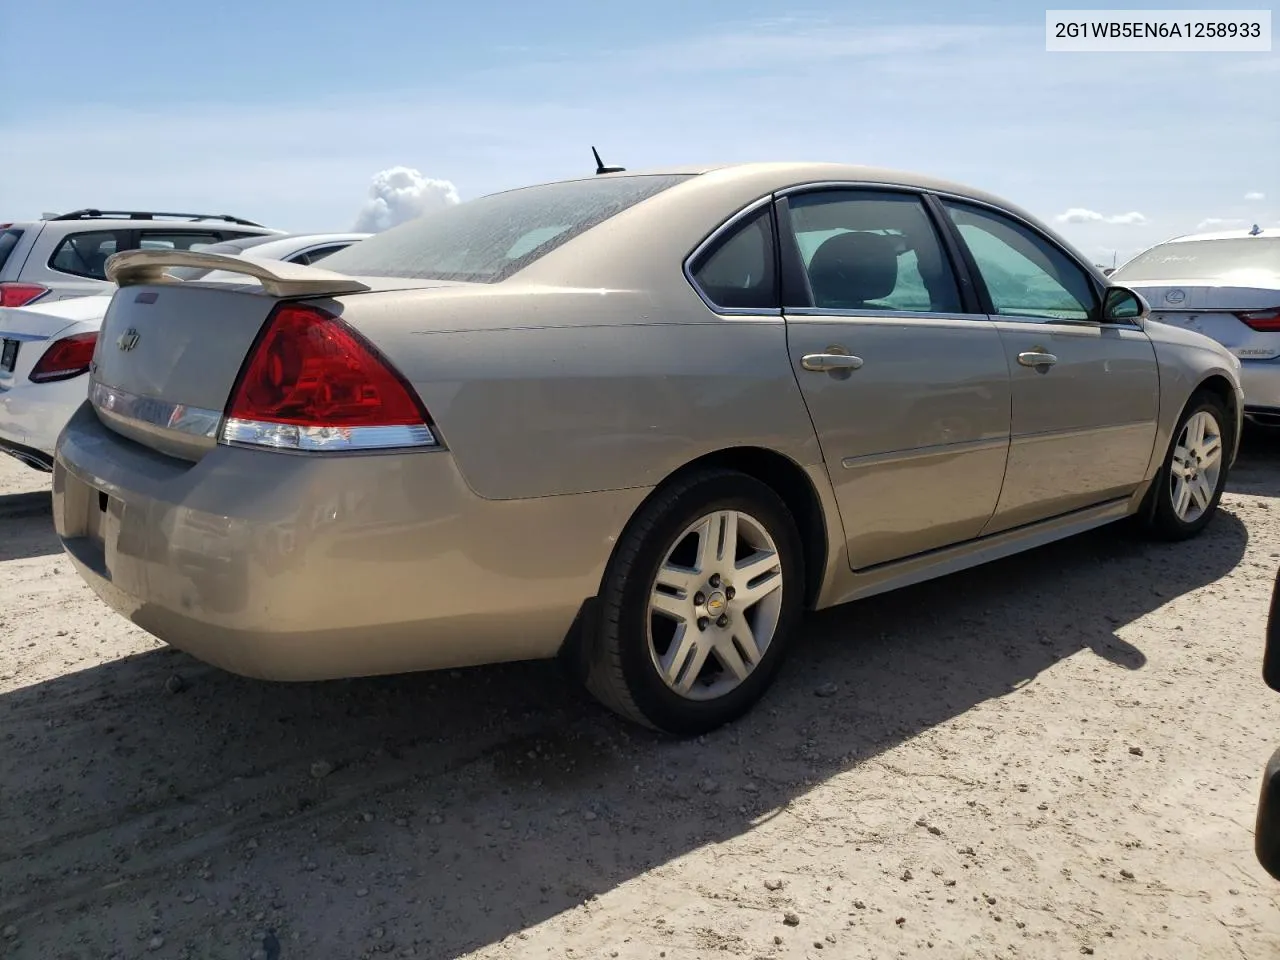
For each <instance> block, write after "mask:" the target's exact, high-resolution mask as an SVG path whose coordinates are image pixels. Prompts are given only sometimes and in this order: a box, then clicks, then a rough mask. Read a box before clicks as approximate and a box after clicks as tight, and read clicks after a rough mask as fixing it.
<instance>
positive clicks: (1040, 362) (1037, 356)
mask: <svg viewBox="0 0 1280 960" xmlns="http://www.w3.org/2000/svg"><path fill="white" fill-rule="evenodd" d="M1018 362H1019V363H1020V364H1022V365H1023V366H1024V367H1052V366H1053V365H1054V364H1055V363H1057V362H1058V358H1057V357H1055V356H1054V355H1053V354H1052V353H1045V352H1044V351H1043V350H1027V351H1026V352H1025V353H1020V354H1018Z"/></svg>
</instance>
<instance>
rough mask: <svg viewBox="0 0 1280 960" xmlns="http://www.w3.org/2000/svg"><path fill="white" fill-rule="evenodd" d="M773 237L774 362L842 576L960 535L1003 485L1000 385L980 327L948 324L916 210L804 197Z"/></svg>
mask: <svg viewBox="0 0 1280 960" xmlns="http://www.w3.org/2000/svg"><path fill="white" fill-rule="evenodd" d="M779 228H780V232H781V236H780V241H781V248H782V251H783V258H784V272H785V271H786V270H787V269H789V268H790V269H791V270H792V274H793V276H796V277H797V278H798V279H799V281H800V282H799V283H798V284H796V285H793V286H798V288H799V290H798V291H797V290H796V289H789V290H788V291H787V293H786V296H785V313H786V321H787V341H788V348H789V350H790V353H791V362H792V366H793V368H794V370H795V373H796V378H797V380H798V381H799V384H800V388H801V390H802V392H803V394H804V398H805V402H806V403H807V405H808V408H809V413H810V416H811V417H812V419H813V423H814V427H815V429H816V431H817V435H818V439H819V442H820V444H821V446H822V453H823V458H824V460H825V461H826V465H827V471H828V473H829V474H830V477H831V482H832V486H833V488H834V490H835V495H836V499H837V502H838V505H839V509H840V516H841V519H842V520H843V522H844V530H845V536H846V539H847V545H848V553H849V564H850V566H851V567H852V568H853V569H855V570H860V569H865V568H867V567H872V566H875V565H877V564H881V563H886V562H889V561H892V560H897V559H899V558H903V557H907V556H910V555H913V554H918V553H922V552H924V551H927V550H932V549H936V548H939V547H945V546H948V545H950V544H953V543H957V542H960V541H963V540H968V539H971V538H973V537H976V536H977V535H978V534H979V532H980V531H981V530H982V528H983V527H984V526H985V525H986V524H987V522H988V521H989V520H990V519H991V516H992V514H993V512H994V511H995V506H996V502H997V499H998V497H999V494H1000V484H1001V480H1002V478H1003V476H1004V470H1005V459H1006V453H1007V449H1008V435H1009V373H1008V368H1007V366H1006V364H1005V358H1004V349H1003V345H1002V342H1001V339H1000V334H999V332H998V331H997V329H996V326H995V324H994V323H992V322H991V321H990V320H989V319H988V318H987V317H985V316H974V315H966V314H965V313H964V312H963V307H962V303H961V298H960V293H959V289H958V285H957V283H956V273H955V270H954V269H953V267H952V264H951V263H950V261H949V259H948V257H947V254H946V253H945V252H944V250H943V247H942V244H941V243H940V241H939V235H938V232H937V230H936V228H935V224H934V222H933V220H932V218H931V216H930V214H929V212H928V211H927V210H926V208H925V206H924V204H923V202H922V200H921V198H920V197H919V196H917V195H915V194H913V193H909V192H901V193H898V192H894V191H885V190H879V189H877V190H874V191H873V190H861V189H853V188H850V189H822V190H816V191H813V192H807V193H802V194H798V195H793V196H791V197H790V198H788V199H787V200H786V201H783V202H780V203H779ZM788 258H789V259H790V265H789V267H788V265H787V263H786V261H787V260H788Z"/></svg>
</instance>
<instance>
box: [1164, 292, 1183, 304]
mask: <svg viewBox="0 0 1280 960" xmlns="http://www.w3.org/2000/svg"><path fill="white" fill-rule="evenodd" d="M1164 299H1165V301H1166V302H1167V303H1181V302H1182V301H1183V300H1185V299H1187V295H1186V294H1185V293H1183V292H1182V291H1181V290H1170V291H1169V292H1168V293H1166V294H1165V295H1164Z"/></svg>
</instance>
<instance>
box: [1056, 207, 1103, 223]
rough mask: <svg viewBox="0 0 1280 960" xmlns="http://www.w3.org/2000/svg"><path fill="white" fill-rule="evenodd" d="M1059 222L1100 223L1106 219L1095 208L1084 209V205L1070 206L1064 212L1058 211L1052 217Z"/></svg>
mask: <svg viewBox="0 0 1280 960" xmlns="http://www.w3.org/2000/svg"><path fill="white" fill-rule="evenodd" d="M1054 219H1055V220H1057V221H1058V222H1059V223H1101V222H1102V221H1103V220H1105V219H1106V217H1104V216H1103V215H1102V214H1100V213H1098V212H1097V211H1096V210H1086V209H1085V208H1084V207H1072V208H1071V209H1070V210H1068V211H1067V212H1066V213H1060V214H1058V215H1057V216H1056V217H1054Z"/></svg>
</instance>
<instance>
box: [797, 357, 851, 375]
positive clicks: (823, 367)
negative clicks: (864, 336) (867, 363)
mask: <svg viewBox="0 0 1280 960" xmlns="http://www.w3.org/2000/svg"><path fill="white" fill-rule="evenodd" d="M800 366H802V367H804V368H805V369H806V370H811V371H812V372H814V373H830V372H831V371H833V370H857V369H858V368H860V367H861V366H862V358H861V357H852V356H850V355H849V354H847V353H806V354H805V355H804V356H803V357H801V358H800Z"/></svg>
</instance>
